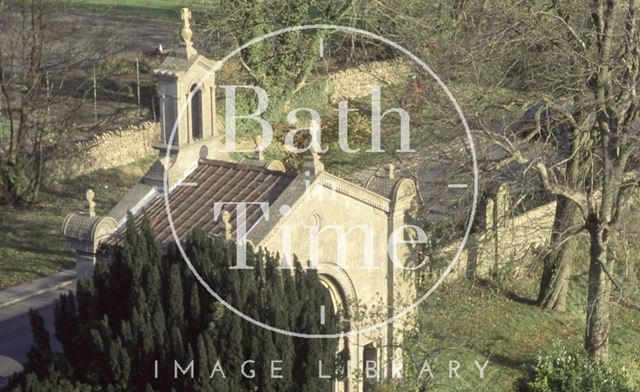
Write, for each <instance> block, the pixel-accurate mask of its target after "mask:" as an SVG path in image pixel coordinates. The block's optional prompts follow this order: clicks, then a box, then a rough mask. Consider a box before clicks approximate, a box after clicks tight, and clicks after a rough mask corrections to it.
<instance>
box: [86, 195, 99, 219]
mask: <svg viewBox="0 0 640 392" xmlns="http://www.w3.org/2000/svg"><path fill="white" fill-rule="evenodd" d="M94 197H95V194H94V193H93V191H92V190H91V189H88V190H87V192H86V193H85V198H86V202H85V205H86V207H87V212H88V213H89V216H96V203H95V201H93V198H94Z"/></svg>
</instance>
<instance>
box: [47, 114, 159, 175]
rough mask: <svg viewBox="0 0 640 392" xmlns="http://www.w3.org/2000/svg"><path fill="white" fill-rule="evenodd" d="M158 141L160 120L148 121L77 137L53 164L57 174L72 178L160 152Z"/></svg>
mask: <svg viewBox="0 0 640 392" xmlns="http://www.w3.org/2000/svg"><path fill="white" fill-rule="evenodd" d="M159 142H160V124H159V123H157V122H151V121H148V122H144V123H142V124H139V125H130V126H128V127H126V128H122V129H115V130H112V131H106V132H102V133H100V134H97V135H94V136H92V137H90V138H89V139H87V140H82V141H78V142H76V143H74V145H73V146H72V148H71V151H69V152H67V153H65V156H62V157H58V158H57V159H56V160H55V161H54V162H53V165H51V166H52V168H53V170H54V172H55V173H56V174H58V175H62V176H63V177H66V178H70V177H71V178H72V177H76V176H79V175H82V174H86V173H90V172H92V171H94V170H99V169H109V168H112V167H116V166H121V165H126V164H129V163H133V162H136V161H138V160H140V159H142V158H145V157H149V156H153V155H155V154H156V153H157V152H156V150H154V149H153V145H154V144H157V143H159Z"/></svg>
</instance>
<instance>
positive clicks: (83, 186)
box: [0, 159, 152, 289]
mask: <svg viewBox="0 0 640 392" xmlns="http://www.w3.org/2000/svg"><path fill="white" fill-rule="evenodd" d="M151 162H152V159H144V160H142V161H140V162H137V163H133V164H130V165H125V166H121V167H117V168H113V169H108V170H98V171H96V172H93V173H91V174H88V175H84V176H81V177H78V178H75V179H72V180H67V181H64V182H61V183H58V184H52V185H50V186H48V187H47V188H46V189H44V190H43V191H42V194H41V197H40V200H41V201H40V203H38V204H37V205H36V206H32V207H30V208H28V209H16V208H8V207H3V208H2V210H0V231H2V233H3V235H2V236H1V237H0V289H2V288H6V287H10V286H13V285H16V284H20V283H24V282H27V281H30V280H33V279H37V278H41V277H44V276H46V275H49V274H52V273H55V272H58V271H61V270H63V269H68V268H73V267H74V266H75V259H74V255H73V251H72V250H71V248H69V247H68V246H67V245H66V244H65V242H64V239H63V237H62V235H61V234H60V226H61V225H62V220H63V219H64V217H65V216H66V215H67V214H68V213H70V212H72V211H74V210H79V209H82V208H84V204H83V200H84V192H85V191H86V190H87V189H89V188H91V189H93V190H94V192H95V194H96V197H95V201H96V204H97V206H96V212H97V214H106V213H107V212H108V211H109V210H110V209H111V208H112V207H113V206H114V205H115V204H116V203H117V202H118V200H119V199H120V198H121V197H122V196H123V195H124V193H125V192H126V191H127V190H128V189H129V188H130V187H131V186H133V184H135V183H136V182H137V181H138V180H139V179H140V177H141V176H142V175H143V174H144V172H145V171H146V169H147V168H148V167H149V166H150V164H151Z"/></svg>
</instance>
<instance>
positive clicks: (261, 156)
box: [255, 136, 264, 161]
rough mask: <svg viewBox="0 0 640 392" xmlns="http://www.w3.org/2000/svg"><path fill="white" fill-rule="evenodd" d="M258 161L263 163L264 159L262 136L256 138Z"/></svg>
mask: <svg viewBox="0 0 640 392" xmlns="http://www.w3.org/2000/svg"><path fill="white" fill-rule="evenodd" d="M255 152H256V159H257V160H259V161H262V160H263V159H264V151H263V148H262V136H258V137H256V148H255Z"/></svg>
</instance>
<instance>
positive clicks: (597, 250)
mask: <svg viewBox="0 0 640 392" xmlns="http://www.w3.org/2000/svg"><path fill="white" fill-rule="evenodd" d="M594 220H595V219H594ZM607 231H608V230H607V229H606V228H603V227H601V225H599V224H593V225H589V235H590V236H591V249H590V263H589V280H588V283H587V285H588V286H587V330H586V333H585V343H584V345H585V349H586V350H587V352H588V353H589V356H590V357H591V358H593V359H595V360H597V361H599V362H601V363H607V361H608V360H609V329H610V327H611V323H610V320H609V312H610V299H611V280H610V278H609V272H610V271H611V270H612V268H613V263H614V261H613V260H611V261H609V260H608V257H607V248H608V232H607Z"/></svg>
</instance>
